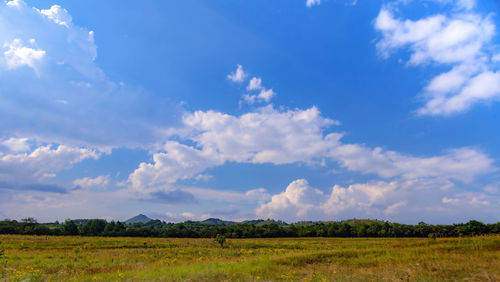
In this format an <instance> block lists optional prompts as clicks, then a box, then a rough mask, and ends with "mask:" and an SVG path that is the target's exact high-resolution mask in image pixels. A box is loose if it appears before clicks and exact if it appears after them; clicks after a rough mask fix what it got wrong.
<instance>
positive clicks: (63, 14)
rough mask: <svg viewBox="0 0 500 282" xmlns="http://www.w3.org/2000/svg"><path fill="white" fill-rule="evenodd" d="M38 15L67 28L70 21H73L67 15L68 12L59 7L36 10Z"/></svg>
mask: <svg viewBox="0 0 500 282" xmlns="http://www.w3.org/2000/svg"><path fill="white" fill-rule="evenodd" d="M38 11H39V12H40V14H42V15H45V16H47V18H49V19H51V20H52V21H54V22H55V23H57V24H60V25H64V26H66V27H69V25H70V24H71V21H72V20H73V19H72V18H71V16H70V15H69V13H68V11H67V10H66V9H64V8H62V7H61V6H59V5H53V6H52V7H50V9H46V10H38Z"/></svg>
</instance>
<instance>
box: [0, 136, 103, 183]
mask: <svg viewBox="0 0 500 282" xmlns="http://www.w3.org/2000/svg"><path fill="white" fill-rule="evenodd" d="M99 156H100V153H99V152H96V151H94V150H91V149H86V148H75V147H68V146H65V145H59V146H52V145H44V146H40V147H37V148H36V149H34V150H33V151H31V152H26V153H4V152H0V181H3V182H8V183H14V184H23V183H24V184H30V183H37V182H40V181H42V180H44V179H48V178H52V177H54V176H55V173H56V172H58V171H61V170H63V169H69V168H71V167H72V166H73V165H74V164H76V163H78V162H81V161H83V160H85V159H97V158H99Z"/></svg>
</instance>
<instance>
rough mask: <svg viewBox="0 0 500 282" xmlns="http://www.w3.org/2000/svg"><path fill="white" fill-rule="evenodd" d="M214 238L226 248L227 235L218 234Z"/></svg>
mask: <svg viewBox="0 0 500 282" xmlns="http://www.w3.org/2000/svg"><path fill="white" fill-rule="evenodd" d="M214 240H215V242H217V243H218V244H219V245H220V247H221V248H224V243H226V236H224V235H221V234H217V236H215V239H214Z"/></svg>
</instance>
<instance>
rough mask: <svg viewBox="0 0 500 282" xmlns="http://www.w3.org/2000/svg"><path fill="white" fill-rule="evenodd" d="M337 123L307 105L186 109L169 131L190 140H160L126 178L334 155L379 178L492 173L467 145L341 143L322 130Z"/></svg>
mask: <svg viewBox="0 0 500 282" xmlns="http://www.w3.org/2000/svg"><path fill="white" fill-rule="evenodd" d="M336 124H339V122H338V121H334V120H331V119H328V118H324V117H322V116H321V113H320V112H319V110H318V109H317V108H316V107H312V108H310V109H307V110H299V109H296V110H285V111H280V110H276V109H274V108H273V107H272V106H271V105H270V106H266V107H263V108H260V109H257V110H256V111H254V112H249V113H246V114H243V115H241V116H232V115H228V114H223V113H220V112H215V111H207V112H203V111H197V112H194V113H189V114H186V115H185V116H184V118H183V127H181V128H179V129H176V130H173V131H172V132H171V134H174V135H177V136H178V137H179V138H181V139H182V140H186V141H188V142H189V143H193V145H186V144H182V143H179V142H178V141H167V142H166V143H165V146H164V148H163V150H162V151H160V152H158V153H156V154H154V155H153V162H152V163H141V164H140V165H139V167H138V168H137V169H136V170H135V171H134V172H133V173H132V174H130V176H129V182H130V183H132V184H133V186H134V187H136V188H140V187H147V186H151V185H159V184H162V183H175V182H176V181H178V180H179V179H189V178H195V177H196V176H198V175H200V174H201V173H203V172H204V171H205V170H206V169H208V168H212V167H216V166H220V165H222V164H224V163H227V162H235V163H254V164H260V163H272V164H276V165H279V164H292V163H306V164H321V163H322V162H324V161H325V160H333V161H336V162H338V164H339V165H340V166H342V167H344V168H346V169H348V170H350V171H357V172H361V173H366V174H376V175H378V176H380V177H383V178H395V177H400V178H403V179H415V178H421V177H438V178H445V179H454V180H458V181H462V182H471V181H473V180H474V178H475V177H476V176H478V175H481V174H486V173H490V172H493V171H496V168H495V167H494V165H493V160H492V159H491V158H489V157H488V156H487V155H486V154H484V153H482V152H480V151H478V150H476V149H472V148H456V149H450V150H448V151H446V152H445V153H444V154H442V155H439V156H432V157H416V156H409V155H405V154H401V153H398V152H395V151H390V150H383V149H382V148H369V147H366V146H365V145H362V144H345V143H343V142H341V138H342V136H343V134H340V133H329V134H324V131H325V130H326V128H328V127H330V126H332V125H336Z"/></svg>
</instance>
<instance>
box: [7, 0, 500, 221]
mask: <svg viewBox="0 0 500 282" xmlns="http://www.w3.org/2000/svg"><path fill="white" fill-rule="evenodd" d="M499 8H500V5H499V4H498V2H497V1H493V0H491V1H474V0H428V1H411V0H406V1H399V0H395V1H352V0H346V1H344V0H329V1H326V0H297V1H295V0H294V1H290V0H286V1H285V0H282V1H264V0H262V1H141V2H135V1H105V2H102V1H85V2H81V1H53V0H51V1H27V0H26V1H22V0H15V1H3V2H1V3H0V49H1V50H0V196H1V197H0V218H13V219H20V218H24V217H28V216H33V217H36V218H37V219H39V220H40V221H51V220H64V219H66V218H106V219H115V220H124V219H127V218H129V217H131V216H134V215H136V214H138V213H144V214H147V215H149V216H151V217H154V218H160V219H163V220H167V221H183V220H187V219H191V220H199V219H205V218H208V217H219V218H223V219H228V220H243V219H254V218H275V219H282V220H285V221H288V222H294V221H298V220H342V219H348V218H354V217H355V218H377V219H383V220H391V221H398V222H404V223H416V222H419V221H422V220H423V221H425V222H429V223H454V222H461V221H467V220H469V219H478V220H482V221H485V222H497V221H499V220H500V218H499V217H498V214H500V213H499V212H500V173H499V170H498V167H499V166H500V163H499V160H500V149H499V146H498V144H500V134H499V132H500V130H499V129H500V125H499V123H498V120H499V118H500V107H499V103H498V101H499V98H500V72H499V71H498V69H499V64H500V46H499V45H498V39H499V37H498V25H499V19H498V11H499Z"/></svg>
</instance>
